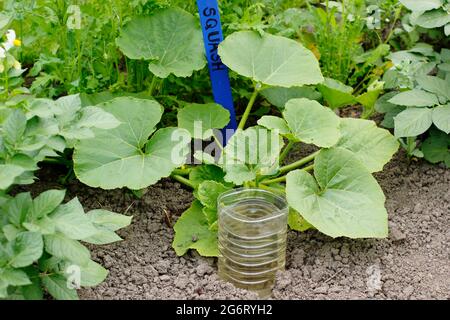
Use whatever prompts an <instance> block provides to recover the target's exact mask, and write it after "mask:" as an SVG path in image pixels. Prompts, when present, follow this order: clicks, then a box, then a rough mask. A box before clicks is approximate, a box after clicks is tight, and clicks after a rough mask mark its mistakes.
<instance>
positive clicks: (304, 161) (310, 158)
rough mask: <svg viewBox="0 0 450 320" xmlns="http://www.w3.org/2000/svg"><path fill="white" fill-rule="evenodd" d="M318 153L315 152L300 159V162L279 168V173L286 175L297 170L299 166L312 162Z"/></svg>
mask: <svg viewBox="0 0 450 320" xmlns="http://www.w3.org/2000/svg"><path fill="white" fill-rule="evenodd" d="M319 152H320V151H316V152H314V153H312V154H310V155H309V156H307V157H305V158H303V159H300V160H298V161H296V162H293V163H291V164H288V165H286V166H283V167H281V168H280V173H281V174H284V173H287V172H289V171H292V170H294V169H297V168H299V167H301V166H304V165H305V164H307V163H309V162H311V161H313V160H314V159H315V158H316V156H317V155H318V154H319Z"/></svg>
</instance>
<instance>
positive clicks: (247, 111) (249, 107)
mask: <svg viewBox="0 0 450 320" xmlns="http://www.w3.org/2000/svg"><path fill="white" fill-rule="evenodd" d="M258 92H259V90H258V85H256V86H255V91H253V94H252V96H251V97H250V100H249V102H248V105H247V107H246V108H245V111H244V114H243V115H242V119H241V121H240V122H239V126H238V129H241V130H243V129H244V127H245V123H246V122H247V119H248V116H249V115H250V112H251V111H252V107H253V104H255V101H256V97H257V96H258Z"/></svg>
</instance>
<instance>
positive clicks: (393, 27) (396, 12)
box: [384, 5, 402, 43]
mask: <svg viewBox="0 0 450 320" xmlns="http://www.w3.org/2000/svg"><path fill="white" fill-rule="evenodd" d="M401 12H402V6H401V5H400V6H399V7H398V8H397V10H395V15H394V22H393V23H392V27H391V30H390V31H389V34H388V36H387V37H386V39H385V40H384V43H388V42H389V40H391V37H392V35H393V34H394V30H395V25H396V24H397V21H398V19H399V18H400V13H401Z"/></svg>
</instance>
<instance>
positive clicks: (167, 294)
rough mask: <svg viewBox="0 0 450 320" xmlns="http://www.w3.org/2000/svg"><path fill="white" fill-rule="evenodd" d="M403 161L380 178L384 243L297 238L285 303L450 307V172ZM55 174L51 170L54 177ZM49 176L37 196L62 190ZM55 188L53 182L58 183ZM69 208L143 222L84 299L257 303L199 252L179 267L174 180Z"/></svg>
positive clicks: (281, 291)
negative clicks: (367, 301) (425, 302)
mask: <svg viewBox="0 0 450 320" xmlns="http://www.w3.org/2000/svg"><path fill="white" fill-rule="evenodd" d="M404 159H405V157H404V155H402V154H398V155H397V156H396V157H395V158H394V160H392V161H391V162H390V163H389V164H388V165H386V167H385V170H384V171H383V172H382V173H379V174H377V175H376V178H377V180H378V181H379V182H380V184H381V186H382V188H383V190H384V191H385V194H386V195H387V201H386V206H387V209H388V213H389V226H390V231H389V237H388V238H387V239H383V240H349V239H343V238H339V239H334V240H333V239H331V238H329V237H326V236H324V235H323V234H320V233H318V232H315V231H308V232H305V233H298V232H294V231H291V232H289V234H288V249H287V267H286V272H284V273H282V274H280V275H279V278H278V281H277V284H276V287H275V289H274V291H273V297H274V298H276V299H336V298H338V299H359V298H375V299H407V298H408V299H448V298H450V279H449V277H448V275H449V274H450V263H449V262H450V261H449V247H448V242H449V237H450V234H449V230H450V215H449V214H448V213H449V211H450V210H449V209H450V189H449V185H450V170H448V169H444V168H442V167H439V166H431V165H429V164H426V163H423V162H420V163H413V164H410V165H408V164H407V163H406V162H405V160H404ZM48 169H50V168H48ZM51 170H52V171H53V174H49V171H48V170H46V169H44V170H42V171H41V172H42V173H41V178H42V179H43V180H41V181H40V182H38V183H36V184H34V185H32V191H33V192H36V193H37V192H39V191H41V190H46V189H49V188H54V187H58V184H57V183H55V182H54V181H56V176H57V173H56V172H55V171H54V170H55V169H54V167H53V168H51ZM49 180H50V181H49ZM67 189H68V194H67V198H68V199H69V198H71V197H73V196H78V197H79V199H80V201H81V202H82V204H83V205H84V206H85V207H86V208H87V209H91V208H98V207H103V208H106V209H110V210H113V211H116V212H126V214H129V215H130V214H131V215H133V216H134V218H133V223H132V225H131V226H130V227H129V228H127V229H125V230H122V231H120V232H119V233H120V235H121V236H122V237H123V238H124V241H122V242H119V243H116V244H112V245H107V246H101V247H94V246H92V250H93V259H94V260H96V261H98V262H99V263H101V264H102V265H104V266H105V267H106V268H107V269H108V270H109V271H110V274H109V276H108V278H107V279H106V281H105V282H104V283H103V284H101V285H99V286H98V287H95V288H89V289H83V290H81V291H80V292H79V293H80V296H81V298H82V299H230V298H239V299H247V298H250V299H251V298H255V297H256V296H255V295H254V294H253V293H250V292H247V291H245V290H239V289H236V288H234V287H233V286H232V285H230V284H227V283H224V282H222V281H220V280H218V278H217V265H216V259H214V258H202V257H200V256H198V255H197V254H196V253H195V252H192V251H191V252H190V253H189V254H187V255H186V256H184V257H177V256H176V254H175V252H174V251H173V249H172V248H171V242H172V239H173V229H172V228H171V227H170V226H169V225H168V224H169V223H171V224H172V225H173V223H174V222H175V221H176V219H177V217H178V216H179V215H180V214H181V213H182V212H183V211H184V210H185V209H187V208H188V207H189V205H190V202H191V200H192V196H191V193H190V191H189V190H187V189H184V188H183V187H181V186H180V185H179V184H178V183H172V182H171V181H169V180H164V181H163V182H160V183H158V184H156V185H154V186H153V187H150V188H149V189H148V192H147V193H146V194H145V195H144V196H143V197H142V199H136V198H135V197H134V196H133V195H132V194H131V193H130V192H128V191H126V190H114V191H112V192H111V191H104V190H101V189H93V188H89V187H87V186H84V185H82V184H80V183H78V182H74V183H72V184H69V185H68V186H67Z"/></svg>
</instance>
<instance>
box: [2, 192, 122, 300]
mask: <svg viewBox="0 0 450 320" xmlns="http://www.w3.org/2000/svg"><path fill="white" fill-rule="evenodd" d="M64 196H65V191H64V190H49V191H45V192H43V193H41V194H40V195H39V196H37V197H36V198H34V199H32V197H31V195H30V193H20V194H18V195H16V196H15V197H9V196H6V197H5V196H4V197H1V198H0V213H1V214H0V299H2V298H8V299H12V298H14V299H29V300H37V299H43V297H44V292H47V293H48V294H50V295H51V296H53V297H54V298H55V299H61V300H74V299H78V295H77V291H76V289H79V288H80V287H81V286H85V287H90V286H95V285H98V284H99V283H101V282H102V281H103V280H104V279H105V278H106V276H107V274H108V271H107V270H106V269H104V268H103V267H102V266H101V265H100V264H98V263H96V262H94V261H92V260H91V255H90V252H89V250H88V248H87V247H85V246H84V245H83V244H82V243H80V240H81V241H83V242H86V243H91V244H107V243H111V242H116V241H119V240H121V238H120V237H119V236H118V235H117V234H116V233H115V231H116V230H118V229H121V228H123V227H126V226H128V225H129V224H130V222H131V217H127V216H124V215H120V214H116V213H112V212H109V211H107V210H102V209H100V210H92V211H89V212H88V213H85V212H84V210H83V207H82V206H81V204H80V202H79V201H78V199H77V198H74V199H72V200H71V201H69V202H67V203H66V204H61V203H62V202H63V199H64Z"/></svg>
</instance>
